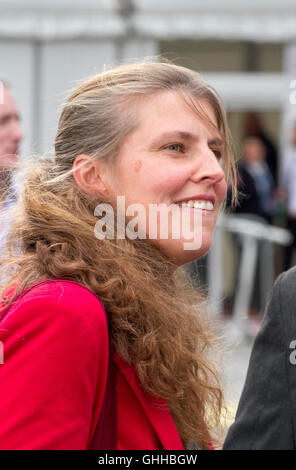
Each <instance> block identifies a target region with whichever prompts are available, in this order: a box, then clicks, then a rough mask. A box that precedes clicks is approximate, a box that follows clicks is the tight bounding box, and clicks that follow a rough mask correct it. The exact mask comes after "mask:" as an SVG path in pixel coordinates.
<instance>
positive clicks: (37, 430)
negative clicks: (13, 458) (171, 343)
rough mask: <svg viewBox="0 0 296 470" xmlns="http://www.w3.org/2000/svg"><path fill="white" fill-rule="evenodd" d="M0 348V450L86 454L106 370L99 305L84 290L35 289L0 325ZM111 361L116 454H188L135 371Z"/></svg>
mask: <svg viewBox="0 0 296 470" xmlns="http://www.w3.org/2000/svg"><path fill="white" fill-rule="evenodd" d="M0 341H1V342H2V349H3V352H4V358H3V359H4V360H3V361H1V360H0V384H1V388H0V390H1V400H0V449H2V450H3V449H87V448H88V446H89V444H90V442H91V440H92V437H93V433H94V431H95V428H96V424H97V420H98V417H99V415H100V410H101V406H102V401H103V397H104V391H105V386H106V379H107V369H108V355H109V346H108V329H107V321H106V315H105V311H104V308H103V306H102V304H101V303H100V301H99V300H98V299H97V298H96V297H95V296H94V295H93V294H92V293H91V292H90V291H88V290H87V289H85V288H84V287H82V286H80V285H79V284H73V283H69V282H67V281H54V282H46V283H43V284H40V285H37V286H36V287H34V288H33V289H31V290H30V291H29V292H28V293H27V294H26V295H25V296H23V297H22V298H21V299H19V300H18V301H17V303H16V304H15V305H14V306H13V307H11V308H10V310H9V312H8V314H7V315H6V316H5V317H4V319H3V320H2V321H1V322H0ZM0 359H1V358H0ZM112 360H113V362H114V364H115V367H116V379H117V427H118V429H117V449H144V450H151V449H160V448H164V449H173V450H177V449H180V450H182V449H184V447H183V445H182V442H181V439H180V437H179V435H178V432H177V429H176V426H175V424H174V421H173V419H172V416H171V414H170V412H169V410H168V408H167V406H166V404H165V402H164V401H163V400H157V401H158V403H159V404H160V405H161V406H159V407H156V406H155V405H154V404H153V403H152V400H150V399H149V396H148V395H147V394H145V393H144V392H143V390H142V388H141V386H140V384H139V381H138V379H137V376H136V373H135V370H134V368H133V367H131V366H130V365H128V364H127V363H125V362H124V361H123V360H122V359H121V358H120V357H119V355H118V354H116V353H115V354H114V355H113V357H112ZM1 362H3V364H1ZM154 401H155V399H154Z"/></svg>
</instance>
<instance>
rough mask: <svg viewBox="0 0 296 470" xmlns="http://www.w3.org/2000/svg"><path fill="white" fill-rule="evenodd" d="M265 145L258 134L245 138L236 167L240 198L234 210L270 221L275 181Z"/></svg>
mask: <svg viewBox="0 0 296 470" xmlns="http://www.w3.org/2000/svg"><path fill="white" fill-rule="evenodd" d="M266 154H267V153H266V147H265V145H264V143H263V142H262V140H261V138H259V137H258V136H255V135H254V136H249V137H247V138H246V139H245V141H244V144H243V150H242V162H241V163H240V165H239V167H238V191H239V193H240V200H239V204H238V205H237V207H236V208H235V209H234V212H235V213H237V214H252V215H255V216H259V217H262V218H263V219H264V220H265V221H267V222H268V223H271V221H272V215H273V210H274V198H273V192H274V189H275V183H274V179H273V176H272V173H271V171H270V169H269V166H268V165H267V162H266Z"/></svg>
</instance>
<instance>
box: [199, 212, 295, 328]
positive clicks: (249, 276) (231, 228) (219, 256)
mask: <svg viewBox="0 0 296 470" xmlns="http://www.w3.org/2000/svg"><path fill="white" fill-rule="evenodd" d="M225 232H230V233H233V234H237V235H239V236H240V242H241V246H242V252H241V259H240V265H239V274H238V289H237V292H236V293H235V298H234V308H233V315H232V322H231V327H230V328H231V334H232V335H234V336H236V337H241V336H244V335H245V333H246V319H247V316H248V308H249V305H250V301H251V295H252V289H253V283H254V278H255V271H256V265H257V260H258V257H259V256H260V253H259V243H260V242H262V241H264V242H265V243H264V250H265V252H264V253H263V256H262V258H263V262H264V276H263V277H262V285H263V287H264V290H265V291H269V290H270V289H271V288H272V285H273V282H274V253H273V244H275V243H276V244H279V245H289V244H290V243H291V242H292V241H293V235H292V234H291V233H290V232H289V231H288V230H286V229H283V228H279V227H275V226H272V225H269V224H267V223H266V222H265V223H264V222H263V220H261V218H256V217H253V216H252V215H251V214H250V215H247V214H246V215H239V216H238V215H225V214H221V215H220V217H219V219H218V222H217V226H216V230H215V234H214V239H213V244H212V248H211V250H210V252H209V264H208V268H209V272H208V281H209V308H210V310H211V311H212V312H215V313H220V312H221V310H222V299H223V292H224V286H223V263H224V261H223V236H224V233H225ZM262 271H263V270H261V272H262Z"/></svg>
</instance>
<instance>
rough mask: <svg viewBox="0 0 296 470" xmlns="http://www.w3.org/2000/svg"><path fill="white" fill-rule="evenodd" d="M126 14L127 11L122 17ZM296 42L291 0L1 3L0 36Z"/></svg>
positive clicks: (18, 0) (24, 0) (294, 10)
mask: <svg viewBox="0 0 296 470" xmlns="http://www.w3.org/2000/svg"><path fill="white" fill-rule="evenodd" d="M128 13H131V14H130V15H128ZM131 31H132V32H133V33H134V34H135V35H140V36H146V37H150V38H155V39H163V38H166V39H168V38H192V39H198V38H203V39H209V38H216V39H217V38H218V39H219V38H220V39H236V40H250V41H262V42H263V41H264V42H266V41H273V42H288V41H293V40H295V39H296V1H295V0H282V1H280V2H279V1H278V0H261V1H258V0H248V2H241V1H237V0H223V1H221V0H182V1H180V0H161V1H159V0H48V1H44V0H42V1H40V0H1V1H0V37H2V38H3V37H26V38H29V37H30V38H36V39H41V40H42V39H44V40H50V39H66V38H75V37H120V36H122V35H125V34H128V33H130V32H131Z"/></svg>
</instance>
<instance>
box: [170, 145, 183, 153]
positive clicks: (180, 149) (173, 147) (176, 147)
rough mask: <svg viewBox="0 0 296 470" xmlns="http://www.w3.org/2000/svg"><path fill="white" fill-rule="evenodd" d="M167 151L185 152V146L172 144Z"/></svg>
mask: <svg viewBox="0 0 296 470" xmlns="http://www.w3.org/2000/svg"><path fill="white" fill-rule="evenodd" d="M166 149H167V150H172V151H173V152H183V151H184V146H183V145H182V144H171V145H168V146H167V147H166Z"/></svg>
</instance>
